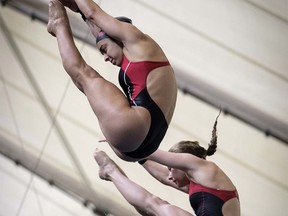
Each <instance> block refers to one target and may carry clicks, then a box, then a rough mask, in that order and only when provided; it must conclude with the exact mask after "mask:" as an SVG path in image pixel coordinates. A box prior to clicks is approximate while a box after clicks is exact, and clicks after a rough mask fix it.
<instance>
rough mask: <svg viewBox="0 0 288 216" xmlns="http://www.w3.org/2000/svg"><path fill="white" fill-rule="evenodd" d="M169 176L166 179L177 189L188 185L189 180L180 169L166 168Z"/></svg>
mask: <svg viewBox="0 0 288 216" xmlns="http://www.w3.org/2000/svg"><path fill="white" fill-rule="evenodd" d="M168 169H169V175H168V179H169V180H170V181H173V182H174V183H175V184H176V185H177V187H179V188H181V187H184V186H186V185H188V184H189V179H188V178H187V176H186V174H185V172H184V171H182V170H180V169H174V168H168Z"/></svg>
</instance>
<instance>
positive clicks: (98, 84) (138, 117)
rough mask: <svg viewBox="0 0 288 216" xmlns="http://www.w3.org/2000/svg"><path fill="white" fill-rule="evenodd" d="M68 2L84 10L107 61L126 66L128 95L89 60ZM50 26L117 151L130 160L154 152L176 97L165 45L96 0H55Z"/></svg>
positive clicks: (76, 81)
mask: <svg viewBox="0 0 288 216" xmlns="http://www.w3.org/2000/svg"><path fill="white" fill-rule="evenodd" d="M60 2H61V3H62V4H61V3H60ZM63 5H64V6H66V7H68V8H70V9H71V10H72V11H75V12H77V13H78V12H79V13H81V15H82V18H83V19H84V20H85V22H86V24H87V25H88V26H89V27H90V30H91V33H92V34H93V35H94V36H95V38H96V46H97V48H98V49H99V50H100V52H101V54H102V55H103V57H104V60H105V61H108V62H111V63H112V64H113V65H115V66H117V67H121V70H120V73H119V82H120V85H121V87H122V88H123V91H124V93H125V94H123V91H121V90H120V89H119V88H117V86H116V85H114V84H113V83H111V82H109V81H107V80H105V79H104V78H103V77H102V76H101V75H100V73H98V71H96V70H94V69H93V68H92V67H91V66H89V65H88V64H87V63H86V62H85V61H84V59H83V58H82V56H81V54H80V52H79V51H78V49H77V47H76V46H75V43H74V40H73V37H72V31H71V27H70V26H69V20H68V16H67V13H66V9H65V7H64V6H63ZM47 30H48V32H49V33H50V34H51V35H53V36H55V37H56V38H57V43H58V48H59V51H60V55H61V59H62V63H63V66H64V68H65V70H66V72H67V73H68V74H69V75H70V77H71V78H72V80H73V82H74V84H75V85H76V86H77V87H78V88H79V90H80V91H82V92H83V93H84V94H85V95H86V97H87V99H88V101H89V103H90V106H91V108H92V110H93V111H94V113H95V115H96V117H97V119H98V123H99V125H100V128H101V130H102V133H103V135H104V137H105V139H106V141H107V142H108V144H109V145H110V146H111V148H112V149H113V150H114V152H115V153H116V154H117V155H118V156H119V157H120V158H122V159H124V160H127V161H139V160H141V159H143V158H146V157H147V156H149V155H150V154H151V153H153V152H155V151H156V150H157V148H158V147H159V145H160V143H161V141H162V139H163V137H164V136H165V134H166V131H167V128H168V125H169V124H170V121H171V119H172V116H173V113H174V109H175V104H176V98H177V84H176V79H175V75H174V71H173V68H172V67H171V65H170V64H169V61H168V59H167V58H166V56H165V54H164V52H163V50H162V49H161V48H160V46H159V45H158V44H157V43H156V42H155V41H154V40H153V39H152V38H151V37H149V36H148V35H146V34H144V33H143V32H141V31H140V30H139V29H138V28H137V27H136V26H134V25H132V21H131V20H130V19H129V18H126V17H118V18H114V17H112V16H110V15H109V14H107V13H106V12H105V11H103V10H102V9H101V8H100V7H99V5H98V4H96V3H95V2H94V1H91V0H69V1H67V0H50V3H49V22H48V26H47Z"/></svg>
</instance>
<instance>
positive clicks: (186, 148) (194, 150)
mask: <svg viewBox="0 0 288 216" xmlns="http://www.w3.org/2000/svg"><path fill="white" fill-rule="evenodd" d="M220 114H221V110H220V112H219V114H218V116H217V118H216V120H215V123H214V126H213V130H212V138H211V140H210V143H209V144H208V149H207V150H206V149H205V148H203V147H202V146H200V145H199V142H198V141H189V140H187V141H180V142H178V143H176V144H175V145H174V146H172V147H171V148H170V149H169V152H175V153H189V154H193V155H195V156H196V157H199V158H202V159H206V156H211V155H213V154H214V153H215V152H216V149H217V120H218V117H219V116H220Z"/></svg>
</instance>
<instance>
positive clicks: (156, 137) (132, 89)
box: [118, 56, 170, 158]
mask: <svg viewBox="0 0 288 216" xmlns="http://www.w3.org/2000/svg"><path fill="white" fill-rule="evenodd" d="M167 65H170V63H169V62H168V61H165V62H154V61H142V62H131V61H129V60H128V59H127V58H126V57H125V56H124V59H123V62H122V66H121V69H120V71H119V77H118V80H119V84H120V85H121V87H122V89H123V91H124V92H125V94H126V96H127V99H128V101H129V103H130V105H131V106H141V107H145V108H146V109H147V110H148V111H149V113H150V115H151V125H150V129H149V131H148V134H147V136H146V138H145V140H144V141H143V143H142V144H141V146H140V147H139V148H138V149H136V150H135V151H132V152H123V154H125V155H127V156H129V157H133V158H144V157H147V156H149V155H150V154H152V153H153V152H154V151H156V150H157V148H158V147H159V145H160V143H161V141H162V139H163V137H164V136H165V134H166V131H167V129H168V124H167V122H166V119H165V116H164V114H163V113H162V111H161V109H160V108H159V107H158V105H157V104H156V103H155V102H154V101H153V100H152V98H151V97H150V95H149V93H148V91H147V88H146V80H147V77H148V75H149V73H150V72H151V71H152V70H153V69H155V68H158V67H163V66H167Z"/></svg>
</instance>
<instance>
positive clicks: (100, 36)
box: [96, 16, 132, 44]
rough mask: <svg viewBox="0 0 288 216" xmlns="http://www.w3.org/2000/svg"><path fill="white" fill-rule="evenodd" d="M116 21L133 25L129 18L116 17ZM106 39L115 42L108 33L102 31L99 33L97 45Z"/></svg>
mask: <svg viewBox="0 0 288 216" xmlns="http://www.w3.org/2000/svg"><path fill="white" fill-rule="evenodd" d="M115 19H117V20H119V21H121V22H126V23H130V24H132V20H131V19H130V18H128V17H124V16H119V17H115ZM105 38H110V39H112V40H114V39H113V38H111V37H110V36H109V35H108V34H106V32H104V31H102V30H100V31H99V33H98V35H97V36H96V44H97V43H98V42H99V41H101V40H103V39H105Z"/></svg>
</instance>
